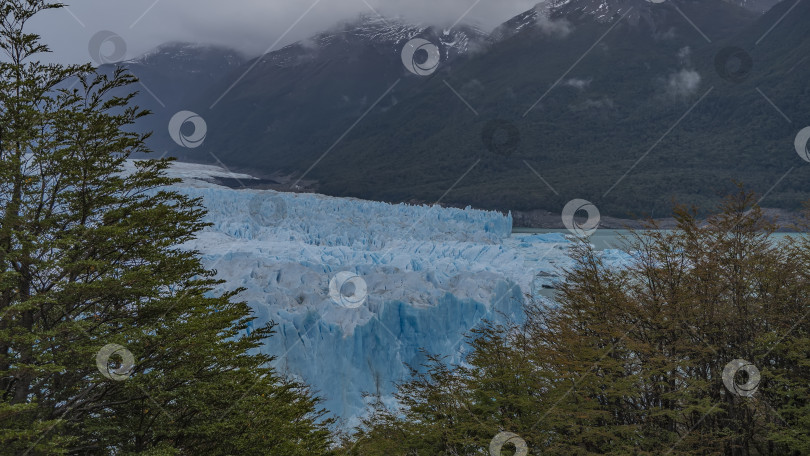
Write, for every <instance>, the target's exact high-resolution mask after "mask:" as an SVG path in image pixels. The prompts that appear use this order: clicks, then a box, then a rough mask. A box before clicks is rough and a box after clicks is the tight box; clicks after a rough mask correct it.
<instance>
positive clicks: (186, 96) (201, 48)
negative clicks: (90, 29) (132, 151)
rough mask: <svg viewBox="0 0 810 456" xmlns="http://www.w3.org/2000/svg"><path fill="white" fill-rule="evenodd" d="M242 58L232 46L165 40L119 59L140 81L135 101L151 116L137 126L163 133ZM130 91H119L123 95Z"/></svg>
mask: <svg viewBox="0 0 810 456" xmlns="http://www.w3.org/2000/svg"><path fill="white" fill-rule="evenodd" d="M244 63H245V57H244V56H242V55H241V54H240V53H238V52H237V51H234V50H232V49H228V48H223V47H217V46H205V45H197V44H191V43H167V44H165V45H163V46H160V47H158V48H157V49H155V50H153V51H152V52H149V53H147V54H145V55H143V56H141V57H139V58H137V59H134V60H130V61H126V62H122V63H120V64H118V65H120V66H124V67H126V68H127V69H128V70H129V71H130V72H132V73H133V74H135V75H136V76H138V78H139V80H140V83H139V84H137V85H136V86H135V87H134V89H135V90H137V91H138V92H139V93H138V95H137V96H136V97H135V99H134V102H135V103H136V104H137V105H138V106H140V107H141V108H144V109H148V110H150V111H151V112H152V113H153V115H151V116H148V117H145V118H142V119H140V120H139V122H138V124H137V128H138V129H139V130H142V131H152V132H154V133H155V134H156V135H161V134H165V132H166V130H167V129H166V125H168V123H169V120H170V119H171V117H172V116H173V115H174V114H175V113H176V112H177V111H180V110H182V109H184V108H185V106H186V105H187V102H188V100H190V99H194V98H195V97H197V96H198V95H199V94H200V93H201V92H204V91H205V90H206V89H208V88H209V87H210V86H211V85H213V84H215V83H217V82H219V81H221V80H222V79H223V78H225V77H226V76H228V75H229V73H230V72H232V71H234V70H236V69H238V68H240V67H241V66H242V65H244ZM115 66H116V65H113V64H106V65H102V66H101V67H100V68H99V71H101V72H102V73H106V74H109V73H112V72H113V71H114V68H115ZM129 91H131V90H130V89H129V88H127V89H126V90H123V91H120V92H119V93H117V95H122V94H124V93H127V92H129ZM151 145H152V146H155V147H156V149H158V152H160V153H162V152H164V151H166V150H167V149H166V148H167V147H170V145H169V144H168V142H166V141H162V140H161V141H153V142H152V143H151Z"/></svg>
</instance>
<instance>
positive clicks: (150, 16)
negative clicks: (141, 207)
mask: <svg viewBox="0 0 810 456" xmlns="http://www.w3.org/2000/svg"><path fill="white" fill-rule="evenodd" d="M538 1H541V0H157V1H155V0H81V1H79V0H76V1H71V0H65V3H67V4H68V7H67V9H61V10H54V11H48V12H45V13H43V14H42V15H41V16H40V17H39V18H37V20H36V21H35V22H34V23H33V26H32V29H31V31H33V32H36V33H39V34H40V35H42V36H43V37H44V38H45V41H46V42H47V44H48V45H50V47H51V49H52V50H53V51H54V55H53V56H52V57H51V58H49V59H48V60H57V61H61V62H87V61H90V60H91V59H90V55H89V51H88V43H89V42H90V39H91V37H93V36H94V35H95V34H96V33H98V32H99V31H102V30H109V31H111V32H114V33H116V34H118V35H120V36H121V38H123V41H124V42H125V43H126V58H134V57H137V56H139V55H141V54H143V53H144V52H146V51H148V50H150V49H152V48H154V47H155V46H157V45H159V44H162V43H166V42H170V41H189V42H198V43H207V44H219V45H227V46H230V47H233V48H236V49H238V50H240V51H242V52H243V53H246V54H248V55H259V54H261V53H262V52H264V51H266V50H267V49H268V48H269V47H270V46H271V45H272V44H273V43H275V42H276V41H277V40H279V39H281V41H279V43H278V45H277V46H276V47H275V48H274V49H277V48H279V47H281V46H284V45H286V44H289V43H291V42H294V41H297V40H300V39H303V38H306V37H308V36H310V35H312V34H313V33H315V32H318V31H321V30H324V29H327V28H329V27H331V26H333V25H335V24H336V23H338V22H339V21H342V20H347V19H351V18H355V17H357V15H358V14H363V13H368V14H375V13H374V11H377V12H379V13H380V14H383V15H386V16H402V17H404V18H405V19H407V20H410V21H415V22H421V23H430V24H435V25H447V24H452V23H454V22H456V21H457V20H458V19H459V18H460V17H462V15H464V14H465V12H466V11H467V10H470V11H469V12H468V13H467V15H466V16H465V17H464V21H466V22H472V23H476V24H479V25H480V26H482V27H484V28H485V29H486V30H489V29H491V28H492V27H495V26H497V25H498V24H499V23H501V22H503V21H505V20H507V19H509V18H511V17H512V16H515V15H516V14H518V13H521V12H523V11H526V10H528V9H530V8H531V7H532V6H534V5H535V4H536V3H537V2H538ZM476 2H477V3H476ZM471 7H472V9H470V8H471ZM105 46H108V49H109V48H112V46H113V45H112V44H109V43H108V44H106V45H105Z"/></svg>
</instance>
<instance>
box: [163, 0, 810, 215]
mask: <svg viewBox="0 0 810 456" xmlns="http://www.w3.org/2000/svg"><path fill="white" fill-rule="evenodd" d="M749 6H750V4H749ZM794 6H795V7H794ZM791 8H792V9H791ZM788 10H790V14H785V13H787V12H788ZM783 15H785V17H784V19H782V20H781V22H779V21H780V18H781V17H782V16H783ZM808 21H810V6H809V5H808V4H805V3H799V4H796V3H795V2H793V1H786V2H783V3H780V4H778V5H776V6H775V7H774V8H773V9H771V10H770V11H768V12H767V13H766V14H763V15H759V14H756V13H754V12H751V11H749V10H747V9H744V8H741V7H740V6H738V5H734V4H732V3H730V2H726V1H723V0H700V1H697V0H667V1H666V2H663V3H652V2H649V1H647V0H601V1H592V0H554V1H549V2H545V3H542V4H539V5H538V6H536V7H535V8H533V9H532V10H530V11H527V12H525V13H523V14H521V15H518V16H516V17H515V18H513V19H512V20H510V21H508V22H506V23H505V24H503V25H502V26H500V27H498V28H497V29H496V30H494V31H493V32H492V33H491V34H489V35H487V34H485V33H483V32H482V31H481V30H479V29H477V28H474V27H469V26H460V27H458V28H454V29H452V30H445V29H443V28H440V27H428V26H414V25H409V24H406V23H403V22H401V21H398V20H394V19H383V18H374V17H369V16H366V17H362V18H360V19H359V20H357V21H354V22H349V23H345V24H342V25H341V26H339V27H337V28H335V29H333V30H330V31H328V32H325V33H322V34H318V35H316V36H315V37H313V38H312V39H311V40H307V41H305V42H301V43H296V44H294V45H291V46H288V47H286V48H283V49H280V50H278V51H275V52H271V53H269V54H266V55H264V56H262V57H260V58H258V59H256V60H251V61H247V62H244V63H243V64H242V65H241V66H240V67H238V68H236V69H230V71H227V72H224V74H225V76H224V77H223V78H222V79H220V80H218V81H217V82H215V83H214V84H211V85H208V86H207V87H205V88H202V89H200V90H196V89H195V90H194V91H192V93H191V96H190V97H189V98H187V99H186V101H185V103H184V104H183V106H184V107H183V108H182V109H188V110H190V111H194V112H196V113H198V114H199V115H200V116H202V117H203V118H204V119H205V121H206V122H207V126H208V135H207V137H206V138H205V142H204V143H203V145H202V146H201V147H199V148H195V149H183V148H181V147H179V146H176V145H175V144H174V143H173V142H172V141H171V138H169V135H168V132H167V131H166V124H165V123H164V124H163V125H162V126H161V128H160V129H156V135H155V141H156V143H157V142H160V141H162V142H161V143H160V146H159V147H157V149H158V150H161V148H166V149H168V150H170V153H171V154H172V155H177V156H180V157H182V158H184V159H187V160H195V161H209V162H214V161H215V160H221V161H222V162H223V163H224V164H226V165H227V166H228V167H229V168H232V169H234V170H247V169H249V170H251V171H252V172H254V173H256V174H260V175H262V176H265V177H266V176H268V175H286V176H289V178H290V183H293V182H296V181H298V179H299V178H303V179H302V180H301V182H299V186H302V187H304V188H306V189H308V190H314V191H318V192H321V193H326V194H330V195H338V196H354V197H361V198H366V199H374V200H382V201H390V202H398V201H412V202H426V203H433V202H435V201H438V200H439V199H440V198H441V202H442V203H443V204H448V205H454V206H465V205H468V204H471V205H473V206H476V207H479V208H485V209H497V210H503V211H505V210H519V211H535V210H548V211H552V212H557V213H559V211H560V209H561V208H562V207H563V206H564V205H565V203H566V202H567V201H569V200H571V199H574V198H584V199H588V200H590V201H592V202H593V203H594V204H596V205H597V206H598V207H599V208H600V210H602V212H603V214H610V215H615V216H618V217H627V216H630V217H638V216H644V215H651V216H662V215H663V214H665V213H668V212H669V210H670V208H671V204H672V202H673V201H679V202H682V203H687V204H695V205H697V206H699V207H701V208H702V209H705V210H711V207H712V205H714V204H716V203H717V202H718V198H719V196H720V195H723V194H726V193H728V192H729V191H732V190H733V189H734V188H735V182H742V183H743V184H745V185H746V186H748V187H749V188H751V189H752V190H755V191H758V192H760V193H763V194H764V193H766V192H767V193H768V197H767V199H766V200H764V201H763V204H764V205H766V206H768V207H775V208H783V209H790V210H792V209H796V208H797V207H798V206H799V205H800V203H801V202H802V201H803V200H806V199H810V179H808V178H809V177H810V176H809V175H807V173H808V172H810V171H808V170H807V168H805V167H802V166H801V165H802V163H803V162H802V161H801V160H800V159H799V157H798V155H797V154H796V153H795V150H794V148H793V142H794V141H793V139H794V137H795V136H796V133H797V132H798V130H799V129H800V128H801V127H803V126H804V125H803V124H808V123H810V120H806V119H810V112H809V111H808V109H810V107H808V106H807V103H803V100H805V99H807V91H808V87H807V84H806V81H807V80H808V79H810V65H807V61H806V60H803V59H804V57H805V56H806V55H809V54H808V53H810V42H808V36H807V27H806V24H807V23H808ZM777 22H779V24H778V26H776V27H773V26H774V24H777ZM772 27H773V29H772V30H770V31H769V29H771V28H772ZM766 32H767V34H766ZM761 37H762V38H761ZM413 38H422V39H424V40H427V41H429V42H432V43H435V45H436V47H437V49H438V50H439V52H440V55H441V61H440V63H439V65H438V68H436V69H435V71H433V72H431V73H430V74H427V75H424V76H420V75H416V74H413V72H411V71H408V70H407V69H406V68H405V67H404V66H403V62H402V56H401V51H402V49H403V48H404V47H405V45H406V43H407V42H408V41H409V40H411V39H413ZM760 38H761V39H760ZM735 48H740V49H742V50H743V53H742V54H740V53H738V52H736V51H735V52H730V51H728V50H729V49H732V50H733V49H735ZM735 56H742V57H743V58H744V59H745V57H746V56H750V61H751V63H752V67H751V68H750V71H748V70H747V69H745V68H744V70H746V71H744V72H743V74H742V76H743V77H740V78H738V77H734V74H735V71H736V70H735V69H734V65H735V62H737V60H735V59H736V57H735ZM418 58H419V57H418V56H417V55H415V57H414V59H415V60H414V61H416V60H418ZM421 58H424V56H422V57H421ZM718 62H719V63H718ZM720 63H722V65H720ZM718 68H720V70H718ZM721 70H722V71H721ZM766 97H767V98H766ZM771 103H773V105H771ZM774 106H776V107H777V108H774ZM530 108H531V109H530ZM783 114H784V116H783ZM785 117H787V118H789V119H790V122H788V121H787V120H786V119H785ZM504 146H505V147H504ZM527 164H528V165H527ZM529 166H531V168H529ZM788 170H790V172H789V173H788ZM535 172H536V173H537V174H539V175H541V176H542V177H543V179H544V180H545V183H544V182H543V180H541V179H539V178H538V177H537V175H536V174H535ZM462 176H463V179H460V180H459V178H460V177H462ZM546 183H547V184H548V185H546ZM777 183H778V185H775V184H777ZM771 187H773V188H772V189H771ZM448 189H451V190H452V191H449V192H448ZM769 189H770V191H769Z"/></svg>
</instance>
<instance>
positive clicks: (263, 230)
mask: <svg viewBox="0 0 810 456" xmlns="http://www.w3.org/2000/svg"><path fill="white" fill-rule="evenodd" d="M171 173H172V174H173V175H175V176H178V177H182V178H183V179H184V180H183V182H182V183H181V184H177V185H176V186H175V187H176V189H177V190H179V191H181V192H183V193H185V194H187V195H190V196H192V197H202V199H203V204H204V205H205V207H206V208H207V209H208V216H207V221H208V222H210V223H212V225H211V226H210V227H209V228H207V229H205V230H204V231H203V232H201V233H200V234H199V235H198V237H197V238H196V240H194V241H192V242H190V243H188V244H186V245H185V246H184V248H189V249H195V250H198V251H199V252H200V253H201V254H202V257H203V262H204V264H205V265H206V266H207V267H208V268H211V269H215V270H216V271H217V274H218V277H219V278H222V279H224V280H226V284H225V285H224V286H223V287H224V288H228V289H233V288H237V287H244V288H245V289H246V291H244V292H243V293H242V294H241V295H240V298H241V299H243V300H245V301H247V302H248V303H249V304H250V305H251V307H252V308H253V309H254V311H255V312H256V315H257V316H258V317H259V319H258V322H257V323H260V324H261V323H265V322H267V321H270V320H272V321H275V322H276V323H278V327H277V334H276V335H275V336H274V337H272V338H271V339H270V340H269V341H268V342H267V344H266V349H267V350H268V352H269V353H271V354H273V355H276V356H277V357H278V359H277V360H276V364H275V366H276V367H277V368H278V369H279V371H281V372H283V373H285V374H287V375H289V376H292V377H295V378H299V379H301V380H303V381H305V382H307V383H309V384H310V385H312V387H313V389H314V390H315V391H316V392H317V393H318V394H319V395H321V396H322V397H323V398H324V399H325V402H324V404H323V405H324V407H325V408H327V409H328V410H329V411H331V412H332V413H334V414H335V415H336V416H338V417H340V418H343V419H345V421H344V424H347V425H350V424H352V423H353V422H354V421H355V419H356V417H357V416H358V415H359V414H361V413H362V412H363V411H364V400H363V398H362V393H363V392H367V393H371V394H372V395H379V396H380V397H382V398H384V399H388V400H390V397H391V394H392V393H393V391H394V382H399V381H403V380H405V379H407V378H408V369H407V367H406V365H410V366H413V367H418V366H420V364H421V363H422V362H423V361H424V356H423V353H422V351H421V350H420V349H424V350H426V351H427V352H429V353H434V354H440V355H447V356H449V358H450V360H455V361H459V360H460V359H461V356H462V354H463V351H464V348H465V347H464V341H463V336H464V334H465V333H467V332H468V331H469V330H470V329H471V328H473V327H475V326H476V325H477V324H479V323H480V322H481V320H482V319H484V318H489V319H494V320H498V319H503V318H511V319H513V320H514V321H520V320H521V318H522V306H523V304H524V300H525V295H526V294H529V295H532V296H535V297H537V298H538V299H544V298H542V297H540V296H539V295H540V291H541V290H542V289H543V288H544V287H545V288H547V287H549V286H552V285H553V283H554V282H555V281H558V280H559V277H560V273H561V268H564V267H565V266H567V265H570V264H571V263H570V259H569V258H568V257H567V251H568V249H569V247H570V246H571V245H572V243H571V241H570V240H569V239H568V238H567V237H566V236H564V235H562V234H559V233H550V234H540V235H538V234H534V235H513V234H512V233H511V229H512V219H511V216H510V215H504V214H501V213H497V212H488V211H481V210H474V209H469V208H467V209H463V210H462V209H453V208H441V207H438V206H411V205H405V204H395V205H392V204H386V203H379V202H370V201H361V200H356V199H347V198H333V197H326V196H322V195H316V194H293V193H278V192H274V191H269V190H249V189H242V190H234V189H230V188H226V187H222V186H218V185H215V184H213V183H210V182H207V181H206V179H209V178H210V177H237V178H238V179H246V180H247V179H252V178H251V177H250V176H246V175H237V176H233V175H230V174H229V173H228V172H226V171H225V170H222V169H220V168H216V167H211V166H204V165H192V164H181V163H178V164H175V165H174V166H173V168H172V171H171ZM613 256H617V257H620V255H619V254H618V253H616V252H613ZM340 273H343V274H342V275H339V274H340ZM344 276H346V277H348V276H351V277H354V276H359V277H360V278H361V279H362V283H360V282H352V284H351V286H349V288H345V284H344V288H340V289H338V288H339V287H340V284H339V283H337V284H336V283H335V281H336V278H337V277H344ZM330 282H333V283H332V292H331V296H330ZM362 285H364V286H365V290H362V288H363V287H362ZM352 287H354V289H353V290H352ZM363 291H365V292H363ZM336 295H337V296H336ZM344 296H349V297H352V298H353V299H354V298H356V299H355V301H352V302H351V303H350V305H346V303H345V302H344V301H341V299H342V297H344ZM356 301H359V302H356Z"/></svg>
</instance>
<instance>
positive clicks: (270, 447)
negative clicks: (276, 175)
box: [0, 0, 331, 455]
mask: <svg viewBox="0 0 810 456" xmlns="http://www.w3.org/2000/svg"><path fill="white" fill-rule="evenodd" d="M58 6H59V5H57V4H50V3H47V2H45V1H41V0H9V1H5V2H3V4H2V7H0V48H2V49H3V50H4V51H5V52H6V54H7V55H8V60H4V61H3V62H2V63H0V452H2V453H3V454H31V455H34V454H99V455H101V454H150V455H173V454H223V455H224V454H288V455H297V454H301V455H303V454H307V455H311V454H326V453H328V445H329V442H330V439H331V435H330V433H329V431H328V429H327V426H329V425H330V424H331V421H329V420H326V419H324V412H323V411H319V410H318V408H317V407H318V403H319V401H318V399H317V398H315V397H314V396H313V395H311V394H310V392H309V391H308V390H307V388H306V387H305V385H302V384H299V383H297V382H292V381H288V380H285V379H283V378H281V377H279V376H278V375H277V374H276V372H275V371H274V370H273V369H272V368H271V367H270V363H271V362H272V361H273V358H272V357H271V356H269V355H266V354H263V353H261V352H260V347H261V345H262V340H263V339H264V338H266V337H270V335H271V333H272V325H268V326H266V327H263V328H259V329H258V330H255V331H253V332H251V333H250V334H249V335H248V334H246V329H247V327H248V324H249V323H250V322H251V321H252V320H253V317H252V316H251V311H250V308H249V307H248V306H247V304H245V303H244V302H238V301H235V300H234V297H235V296H236V294H238V293H239V291H240V290H237V291H234V292H229V293H224V294H219V293H217V292H215V288H216V287H217V286H218V285H219V284H220V282H219V281H216V280H215V279H214V278H213V276H214V273H213V272H211V271H207V270H205V269H204V268H203V267H202V265H201V264H200V261H199V259H198V256H197V254H196V252H189V251H185V250H181V249H179V248H178V247H179V246H180V245H181V244H182V243H184V242H185V241H187V240H189V239H191V238H193V237H194V236H195V233H196V232H197V231H199V230H200V229H202V228H203V227H204V226H205V224H204V223H203V222H202V217H203V216H204V211H203V210H202V209H201V207H200V205H199V201H198V200H194V199H189V198H187V197H185V196H183V195H181V194H179V193H177V192H174V191H172V190H170V189H168V188H166V186H167V185H170V184H172V183H173V182H175V181H174V180H172V179H170V178H168V177H166V175H165V172H164V171H165V169H166V168H167V166H168V165H169V162H168V161H167V160H142V161H138V162H136V164H135V170H133V171H132V172H129V173H122V170H123V167H124V165H125V161H126V160H127V158H128V157H130V156H131V155H132V154H137V153H147V152H149V151H148V150H147V149H146V147H145V146H144V140H145V139H146V137H147V136H148V135H141V134H136V133H132V132H131V129H130V128H129V127H131V126H132V124H133V122H135V120H137V119H139V118H141V117H142V116H144V115H146V114H147V113H146V112H144V111H143V110H141V109H139V108H137V107H135V106H132V105H131V103H130V101H131V98H132V96H133V95H125V96H111V95H110V94H112V93H116V92H120V91H121V90H122V89H124V88H126V87H127V86H129V85H130V84H132V83H133V82H135V79H134V78H133V77H132V76H129V75H127V74H126V73H125V72H124V71H123V70H118V71H115V72H114V73H113V74H112V75H99V74H97V73H96V71H95V69H93V68H92V67H90V66H89V65H88V66H76V65H72V66H62V65H56V64H52V65H45V64H41V63H39V62H37V61H36V60H34V58H35V57H36V55H37V54H40V53H42V52H47V47H45V46H44V45H43V44H41V43H40V42H39V37H37V36H36V35H32V34H27V33H25V32H24V27H25V24H26V22H28V21H29V20H30V19H31V18H32V17H33V16H34V15H35V14H37V13H39V12H40V11H42V10H45V9H50V8H55V7H58ZM71 83H73V84H71ZM108 344H118V345H120V346H122V347H123V348H124V349H125V350H126V351H128V352H129V353H131V354H132V356H133V358H134V365H133V366H131V369H128V367H129V366H125V365H124V364H125V362H126V361H125V358H126V357H125V356H122V352H119V353H118V354H117V355H114V356H113V357H112V358H111V359H109V360H104V359H101V360H100V361H99V360H98V359H97V356H98V354H99V352H100V350H101V349H102V347H105V346H107V345H108ZM105 361H107V362H105ZM97 362H99V363H100V364H101V366H98V367H97ZM105 364H106V365H105ZM110 372H112V374H116V375H111V373H110Z"/></svg>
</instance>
